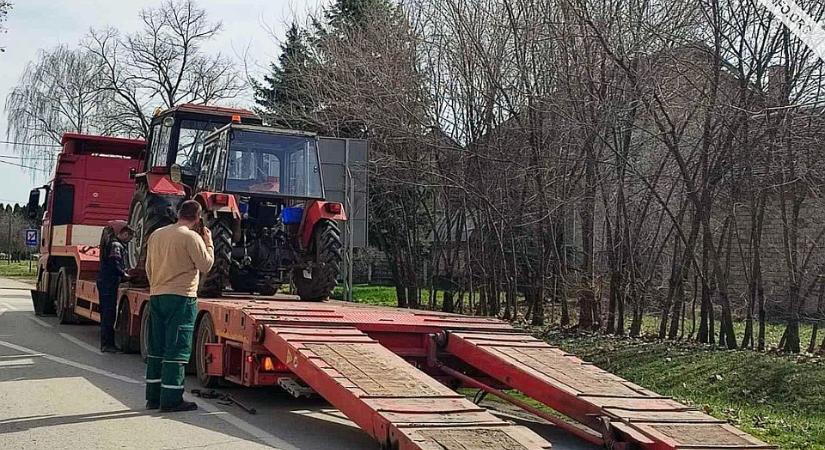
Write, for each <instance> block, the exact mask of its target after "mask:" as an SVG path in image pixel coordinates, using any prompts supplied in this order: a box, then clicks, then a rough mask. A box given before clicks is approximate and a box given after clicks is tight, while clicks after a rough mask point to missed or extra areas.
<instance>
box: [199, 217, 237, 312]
mask: <svg viewBox="0 0 825 450" xmlns="http://www.w3.org/2000/svg"><path fill="white" fill-rule="evenodd" d="M229 220H230V217H229V216H226V215H220V216H218V217H217V218H214V219H211V220H208V221H207V222H206V224H207V226H208V227H209V230H210V231H212V243H213V245H214V251H215V262H214V263H213V264H212V269H211V270H210V271H209V273H208V274H206V275H205V276H203V278H202V279H201V283H200V288H199V290H198V296H200V297H220V296H221V294H222V293H223V290H224V289H225V288H226V284H227V282H228V281H229V268H230V267H231V265H232V224H231V223H230V222H229Z"/></svg>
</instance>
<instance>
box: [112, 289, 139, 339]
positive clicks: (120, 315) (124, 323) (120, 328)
mask: <svg viewBox="0 0 825 450" xmlns="http://www.w3.org/2000/svg"><path fill="white" fill-rule="evenodd" d="M131 320H132V312H131V306H130V305H129V299H128V298H126V297H123V298H121V299H120V302H118V304H117V319H116V320H115V345H117V346H118V347H120V350H121V351H122V352H123V353H137V352H138V351H140V336H130V335H129V324H130V322H131Z"/></svg>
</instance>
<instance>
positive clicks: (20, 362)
mask: <svg viewBox="0 0 825 450" xmlns="http://www.w3.org/2000/svg"><path fill="white" fill-rule="evenodd" d="M33 365H34V359H32V358H18V359H10V360H7V361H0V368H3V369H8V368H17V367H24V366H33Z"/></svg>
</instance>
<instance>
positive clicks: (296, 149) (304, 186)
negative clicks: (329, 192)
mask: <svg viewBox="0 0 825 450" xmlns="http://www.w3.org/2000/svg"><path fill="white" fill-rule="evenodd" d="M227 164H228V165H227V167H226V172H225V173H226V175H227V179H226V190H227V191H231V192H238V193H260V194H273V195H289V196H294V197H302V198H321V197H322V196H323V192H322V190H321V174H320V170H319V163H318V152H317V148H316V144H315V138H314V137H307V136H290V135H279V134H275V133H267V132H256V131H246V130H235V131H234V133H233V135H232V142H231V145H230V148H229V157H228V159H227ZM220 173H223V171H221V172H220Z"/></svg>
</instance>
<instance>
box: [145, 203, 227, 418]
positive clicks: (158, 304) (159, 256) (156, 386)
mask: <svg viewBox="0 0 825 450" xmlns="http://www.w3.org/2000/svg"><path fill="white" fill-rule="evenodd" d="M196 230H197V231H196ZM146 255H147V256H146V275H147V276H148V277H149V352H148V353H149V355H148V357H147V358H146V408H148V409H157V408H160V410H161V411H163V412H172V411H192V410H195V409H198V405H197V404H195V403H193V402H187V401H184V400H183V381H184V367H185V366H186V364H187V362H189V356H190V353H191V351H192V334H193V333H194V326H195V317H196V316H197V313H198V308H197V301H198V299H197V295H198V284H199V280H200V273H204V274H205V273H207V272H209V269H210V268H212V263H213V261H214V259H215V254H214V250H213V246H212V234H211V233H210V231H209V229H208V228H206V227H203V226H202V224H201V206H200V204H198V202H196V201H194V200H187V201H185V202H183V204H181V206H180V211H179V212H178V222H177V223H174V224H172V225H167V226H165V227H163V228H159V229H157V230H155V231H154V232H153V233H152V234H151V235H150V236H149V242H148V244H147V250H146Z"/></svg>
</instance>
